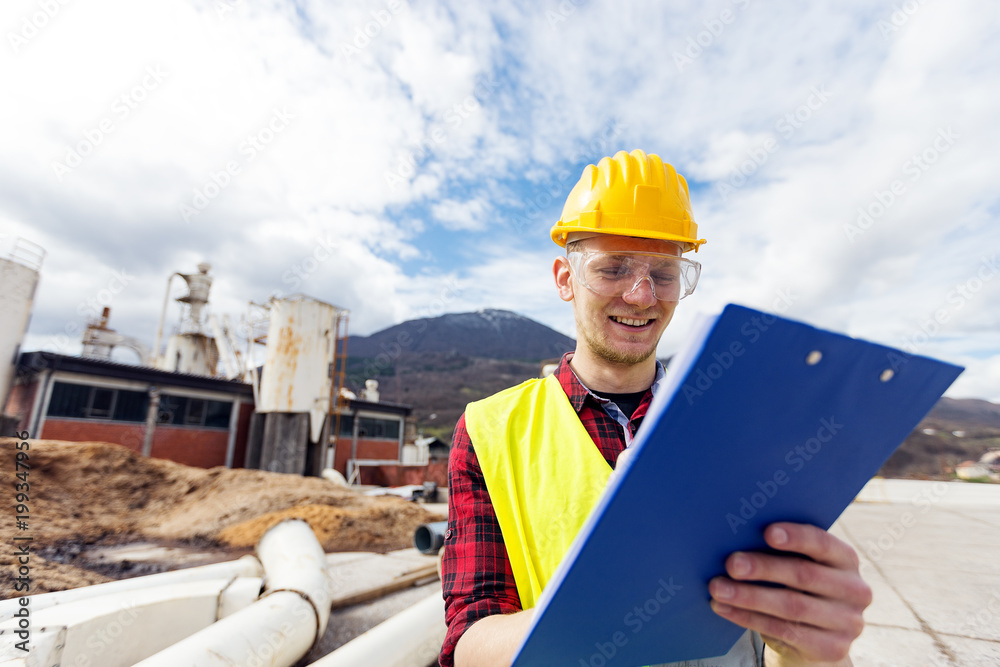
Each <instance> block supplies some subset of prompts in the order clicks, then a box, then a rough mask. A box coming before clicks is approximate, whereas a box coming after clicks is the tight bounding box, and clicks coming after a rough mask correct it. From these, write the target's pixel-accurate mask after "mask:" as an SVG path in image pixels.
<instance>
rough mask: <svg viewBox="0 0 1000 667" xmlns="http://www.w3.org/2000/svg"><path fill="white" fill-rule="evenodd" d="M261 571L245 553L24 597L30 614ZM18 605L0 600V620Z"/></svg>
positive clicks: (15, 600) (14, 602) (16, 609)
mask: <svg viewBox="0 0 1000 667" xmlns="http://www.w3.org/2000/svg"><path fill="white" fill-rule="evenodd" d="M263 574H264V570H263V569H262V568H261V565H260V561H258V560H257V559H256V558H254V557H253V556H249V555H248V556H243V557H242V558H240V559H239V560H233V561H227V562H225V563H212V564H211V565H202V566H200V567H189V568H187V569H185V570H174V571H173V572H161V573H160V574H150V575H147V576H145V577H133V578H132V579H123V580H121V581H109V582H107V583H104V584H95V585H94V586H84V587H82V588H73V589H70V590H68V591H57V592H55V593H42V594H40V595H32V596H30V597H29V598H28V600H30V602H29V604H30V605H31V612H32V613H33V614H34V613H36V612H39V611H41V610H43V609H47V608H48V607H53V606H55V605H61V604H68V603H70V602H76V601H78V600H85V599H89V598H96V597H102V596H105V595H120V594H122V593H125V592H128V591H136V590H139V589H143V588H153V587H157V586H169V585H177V584H184V583H187V582H191V581H205V580H208V579H232V578H234V577H260V576H262V575H263ZM19 608H20V604H19V603H18V599H17V598H12V599H10V600H3V601H0V623H2V622H3V621H5V620H7V619H9V618H14V614H15V613H16V612H17V611H18V609H19Z"/></svg>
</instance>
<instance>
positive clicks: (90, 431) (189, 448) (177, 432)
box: [42, 417, 245, 468]
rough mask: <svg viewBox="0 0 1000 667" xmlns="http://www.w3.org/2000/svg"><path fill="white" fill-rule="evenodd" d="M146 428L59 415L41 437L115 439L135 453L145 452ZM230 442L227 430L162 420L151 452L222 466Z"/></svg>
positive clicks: (187, 462) (190, 462) (191, 463)
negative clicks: (201, 427) (170, 424)
mask: <svg viewBox="0 0 1000 667" xmlns="http://www.w3.org/2000/svg"><path fill="white" fill-rule="evenodd" d="M145 432H146V427H145V424H123V423H121V422H105V421H96V420H83V419H59V418H56V417H49V418H47V419H46V420H45V426H43V427H42V437H43V438H46V439H50V440H69V441H72V442H83V441H96V442H112V443H115V444H118V445H124V446H125V447H128V448H129V449H131V450H132V451H134V452H136V453H141V452H142V443H143V440H144V437H145ZM228 442H229V432H228V431H220V430H217V429H216V430H207V429H197V428H190V427H179V426H166V425H164V424H160V425H158V426H157V427H156V431H154V432H153V450H152V456H153V458H157V459H168V460H170V461H176V462H177V463H183V464H184V465H189V466H198V467H200V468H211V467H214V466H222V465H225V464H226V445H227V444H228ZM244 442H245V440H244Z"/></svg>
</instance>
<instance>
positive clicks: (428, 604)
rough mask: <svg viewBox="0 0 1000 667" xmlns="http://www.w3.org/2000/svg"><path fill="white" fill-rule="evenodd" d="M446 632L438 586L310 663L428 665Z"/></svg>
mask: <svg viewBox="0 0 1000 667" xmlns="http://www.w3.org/2000/svg"><path fill="white" fill-rule="evenodd" d="M446 632H447V626H446V625H445V623H444V600H443V599H442V597H441V592H440V590H438V592H436V593H434V595H431V596H429V597H427V598H425V599H424V600H422V601H421V602H418V603H417V604H415V605H413V606H412V607H410V608H409V609H407V610H405V611H402V612H400V613H398V614H396V615H395V616H393V617H392V618H390V619H389V620H387V621H385V622H384V623H381V624H379V625H376V626H375V627H374V628H372V629H371V630H369V631H368V632H366V633H364V634H363V635H360V636H358V637H356V638H354V639H352V640H351V641H349V642H348V643H346V644H344V645H343V646H341V647H340V648H338V649H337V650H336V651H334V652H333V653H331V654H329V655H327V656H326V657H323V658H320V659H319V660H318V661H316V662H314V663H312V664H311V665H310V666H309V667H357V666H358V665H378V667H427V665H429V664H431V663H432V662H434V660H435V658H437V655H438V653H440V652H441V645H442V644H443V643H444V637H445V633H446Z"/></svg>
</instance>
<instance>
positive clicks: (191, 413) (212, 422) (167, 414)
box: [157, 394, 233, 429]
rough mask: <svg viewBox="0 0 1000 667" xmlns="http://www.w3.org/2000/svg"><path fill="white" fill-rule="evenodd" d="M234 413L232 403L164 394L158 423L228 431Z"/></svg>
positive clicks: (161, 399) (161, 398)
mask: <svg viewBox="0 0 1000 667" xmlns="http://www.w3.org/2000/svg"><path fill="white" fill-rule="evenodd" d="M232 412H233V404H232V402H231V401H208V400H205V399H203V398H191V397H189V396H171V395H169V394H164V395H162V396H160V414H159V418H158V419H157V423H159V424H171V425H173V426H205V427H207V428H226V429H228V428H229V417H230V415H232Z"/></svg>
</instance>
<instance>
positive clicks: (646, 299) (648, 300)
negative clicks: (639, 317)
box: [622, 276, 656, 308]
mask: <svg viewBox="0 0 1000 667" xmlns="http://www.w3.org/2000/svg"><path fill="white" fill-rule="evenodd" d="M622 299H624V300H625V303H629V304H632V305H633V306H640V307H642V308H650V307H652V306H653V305H655V304H656V294H655V293H654V292H653V280H652V278H650V277H649V276H643V277H641V278H639V280H637V281H635V285H633V286H632V289H631V290H629V291H628V292H626V293H625V294H623V295H622Z"/></svg>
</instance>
